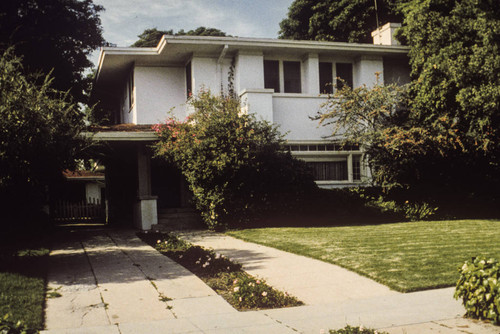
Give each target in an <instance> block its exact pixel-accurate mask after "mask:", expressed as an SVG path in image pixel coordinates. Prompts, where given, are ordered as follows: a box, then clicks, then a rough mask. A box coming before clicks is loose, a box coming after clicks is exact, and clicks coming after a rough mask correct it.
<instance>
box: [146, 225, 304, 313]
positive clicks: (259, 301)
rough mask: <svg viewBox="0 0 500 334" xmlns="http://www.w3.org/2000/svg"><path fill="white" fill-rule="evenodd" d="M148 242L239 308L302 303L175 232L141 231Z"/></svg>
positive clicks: (246, 309)
mask: <svg viewBox="0 0 500 334" xmlns="http://www.w3.org/2000/svg"><path fill="white" fill-rule="evenodd" d="M139 237H141V238H142V239H143V240H144V241H145V242H147V243H148V244H150V245H151V246H153V247H155V248H156V249H157V250H158V251H159V252H160V253H162V254H164V255H166V256H168V257H169V258H171V259H172V260H174V261H176V262H177V263H179V264H181V265H182V266H184V267H185V268H186V269H188V270H190V271H191V272H192V273H194V274H195V275H196V276H198V277H199V278H201V279H202V280H203V281H204V282H205V283H206V284H207V285H208V286H210V287H211V288H212V289H213V290H214V291H215V292H217V293H218V294H219V295H221V296H222V297H223V298H224V299H225V300H226V301H227V302H229V303H230V304H231V305H232V306H233V307H234V308H236V309H237V310H239V311H248V310H259V309H270V308H281V307H291V306H300V305H303V303H302V302H301V301H299V300H298V299H297V298H295V297H293V296H290V295H289V294H288V293H287V292H281V291H278V290H276V289H273V288H272V287H270V286H269V285H268V284H266V281H265V280H263V279H259V278H255V277H253V276H251V275H249V274H248V273H246V272H245V271H243V270H242V268H241V264H238V263H235V262H234V261H233V260H232V259H229V258H227V257H225V256H224V255H222V254H219V253H216V252H214V251H213V250H210V249H206V248H203V247H201V246H194V245H192V244H190V243H188V242H186V241H183V240H180V239H179V238H177V237H176V236H174V235H172V234H163V233H146V234H144V233H140V234H139Z"/></svg>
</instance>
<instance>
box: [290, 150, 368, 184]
mask: <svg viewBox="0 0 500 334" xmlns="http://www.w3.org/2000/svg"><path fill="white" fill-rule="evenodd" d="M323 146H325V150H324V151H323V150H319V148H320V147H323ZM327 146H333V148H332V149H330V150H328V149H326V147H327ZM339 146H340V144H339V143H332V142H331V141H290V142H288V143H287V147H288V149H289V151H290V153H291V154H292V156H294V157H295V158H297V159H300V160H303V161H305V162H306V163H308V162H335V161H346V163H347V179H345V180H315V182H316V184H317V185H318V186H325V187H331V186H333V187H335V186H353V185H359V184H363V183H366V182H367V180H368V175H369V174H368V170H367V167H366V166H365V165H364V164H363V150H362V147H357V146H352V147H350V148H347V149H346V150H339V149H338V147H339ZM310 147H313V149H312V150H311V149H310ZM314 147H316V150H315V149H314ZM293 148H295V150H294V149H293ZM300 148H302V149H300ZM305 148H307V150H305ZM356 161H358V162H359V179H356V178H355V170H354V169H355V162H356Z"/></svg>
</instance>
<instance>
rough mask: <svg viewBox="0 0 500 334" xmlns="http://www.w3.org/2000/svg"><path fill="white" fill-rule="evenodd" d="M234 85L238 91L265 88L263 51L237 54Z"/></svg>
mask: <svg viewBox="0 0 500 334" xmlns="http://www.w3.org/2000/svg"><path fill="white" fill-rule="evenodd" d="M234 81H235V82H234V85H235V89H236V92H237V93H240V94H241V93H242V91H243V90H254V89H263V88H264V56H263V55H262V53H256V54H242V53H239V54H238V55H237V56H236V63H235V76H234Z"/></svg>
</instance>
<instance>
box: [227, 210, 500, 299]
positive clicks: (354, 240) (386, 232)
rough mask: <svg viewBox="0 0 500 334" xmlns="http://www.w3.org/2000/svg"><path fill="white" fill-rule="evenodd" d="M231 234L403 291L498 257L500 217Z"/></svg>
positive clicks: (450, 278)
mask: <svg viewBox="0 0 500 334" xmlns="http://www.w3.org/2000/svg"><path fill="white" fill-rule="evenodd" d="M227 234H228V235H231V236H234V237H237V238H240V239H243V240H246V241H251V242H255V243H259V244H262V245H266V246H271V247H274V248H278V249H281V250H284V251H288V252H291V253H295V254H300V255H304V256H308V257H312V258H315V259H319V260H322V261H325V262H329V263H333V264H337V265H340V266H342V267H344V268H347V269H350V270H352V271H355V272H357V273H360V274H361V275H364V276H366V277H369V278H372V279H374V280H376V281H378V282H380V283H382V284H385V285H387V286H389V287H390V288H392V289H394V290H397V291H401V292H411V291H418V290H426V289H431V288H440V287H449V286H454V285H455V284H456V281H457V280H458V277H459V274H458V268H460V267H461V266H462V264H463V263H464V262H465V261H466V260H469V259H470V258H471V257H473V256H478V255H483V256H485V257H494V258H497V259H500V221H499V220H473V219H471V220H456V221H419V222H410V223H394V224H383V225H367V226H339V227H318V228H315V227H314V228H313V227H311V228H261V229H245V230H235V231H229V232H227Z"/></svg>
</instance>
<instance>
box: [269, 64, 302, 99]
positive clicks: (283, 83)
mask: <svg viewBox="0 0 500 334" xmlns="http://www.w3.org/2000/svg"><path fill="white" fill-rule="evenodd" d="M300 71H301V69H300V62H299V61H281V60H264V87H265V88H272V89H274V92H275V93H280V92H284V93H301V92H302V89H301V87H302V83H301V78H300Z"/></svg>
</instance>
